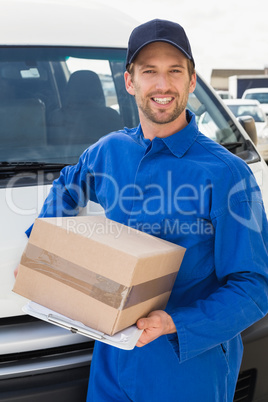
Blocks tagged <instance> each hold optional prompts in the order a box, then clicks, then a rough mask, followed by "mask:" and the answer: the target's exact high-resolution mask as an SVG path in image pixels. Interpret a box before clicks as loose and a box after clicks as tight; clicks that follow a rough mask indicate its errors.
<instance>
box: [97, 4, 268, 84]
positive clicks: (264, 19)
mask: <svg viewBox="0 0 268 402" xmlns="http://www.w3.org/2000/svg"><path fill="white" fill-rule="evenodd" d="M98 2H99V3H104V4H107V5H109V6H113V7H115V8H118V9H120V10H121V11H123V12H125V13H127V14H129V15H131V16H132V17H133V18H135V19H136V20H137V25H138V24H139V23H142V22H145V21H148V20H150V19H153V18H162V19H169V20H172V21H175V22H178V23H180V24H181V25H182V26H183V27H184V29H185V31H186V33H187V36H188V38H189V40H190V43H191V47H192V52H193V56H194V59H195V63H196V69H197V71H198V72H199V74H201V75H202V76H203V77H204V78H205V79H206V80H208V81H210V76H211V71H212V69H214V68H220V69H224V68H226V69H227V68H228V69H229V68H235V69H251V68H252V69H263V68H264V67H265V66H268V1H267V0H255V1H250V2H249V1H246V0H222V1H219V0H112V1H111V0H98Z"/></svg>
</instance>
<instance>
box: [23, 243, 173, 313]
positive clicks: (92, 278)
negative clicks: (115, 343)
mask: <svg viewBox="0 0 268 402" xmlns="http://www.w3.org/2000/svg"><path fill="white" fill-rule="evenodd" d="M21 265H23V266H25V267H27V268H29V269H33V270H34V271H37V272H39V273H41V274H44V275H47V276H49V277H51V278H53V279H55V280H57V281H60V282H61V283H63V284H65V285H68V286H71V287H72V288H74V289H76V290H78V291H80V292H83V293H85V294H87V295H88V296H91V297H93V298H94V299H96V300H98V301H101V302H102V303H105V304H107V305H109V306H111V307H113V308H116V309H118V310H124V309H126V308H128V307H131V306H134V305H136V304H139V303H142V302H144V301H146V300H148V299H151V298H153V297H156V296H158V295H160V294H163V293H166V292H170V291H171V289H172V286H173V284H174V282H175V279H176V276H177V272H174V273H171V274H168V275H165V276H161V277H160V278H156V279H153V280H151V281H148V282H143V283H140V284H138V285H135V286H132V287H127V286H124V285H122V284H120V283H118V282H115V281H113V280H111V279H109V278H106V277H105V276H102V275H99V274H97V273H96V272H94V271H91V270H89V269H87V268H84V267H82V266H80V265H77V264H74V263H72V262H70V261H67V260H65V259H64V258H62V257H59V256H57V255H55V254H53V253H51V252H49V251H46V250H44V249H42V248H40V247H37V246H34V245H33V244H28V246H27V248H26V251H25V252H24V253H23V255H22V258H21ZM121 269H123V267H122V268H121Z"/></svg>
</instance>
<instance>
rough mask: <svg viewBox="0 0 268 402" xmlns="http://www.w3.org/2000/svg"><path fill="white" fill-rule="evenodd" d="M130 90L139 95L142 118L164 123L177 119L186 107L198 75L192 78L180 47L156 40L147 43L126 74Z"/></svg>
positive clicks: (137, 100)
mask: <svg viewBox="0 0 268 402" xmlns="http://www.w3.org/2000/svg"><path fill="white" fill-rule="evenodd" d="M125 80H126V88H127V91H128V92H129V93H130V94H131V95H134V96H135V99H136V103H137V106H138V108H139V113H140V120H141V123H143V122H144V121H145V120H147V121H148V120H149V121H150V122H152V123H154V124H157V125H163V124H168V123H171V122H174V121H176V120H177V119H178V118H179V116H181V114H182V112H183V111H184V110H185V108H186V105H187V100H188V95H189V93H190V92H193V91H194V89H195V83H196V76H195V74H193V76H192V77H189V73H188V68H187V59H186V57H185V56H184V55H183V53H181V52H180V51H179V50H178V49H177V48H175V47H174V46H172V45H170V44H168V43H165V42H155V43H151V44H150V45H147V46H145V47H144V48H143V49H142V50H141V51H140V52H139V54H138V56H137V57H136V59H135V62H134V71H133V73H132V74H131V76H130V74H129V73H126V75H125Z"/></svg>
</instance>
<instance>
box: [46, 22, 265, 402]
mask: <svg viewBox="0 0 268 402" xmlns="http://www.w3.org/2000/svg"><path fill="white" fill-rule="evenodd" d="M195 83H196V74H195V70H194V59H193V56H192V52H191V48H190V44H189V41H188V38H187V36H186V34H185V32H184V30H183V28H182V27H181V26H180V25H178V24H176V23H173V22H170V21H163V20H153V21H149V22H147V23H145V24H142V25H141V26H139V27H137V28H136V29H135V30H134V31H133V32H132V34H131V36H130V39H129V47H128V54H127V71H126V73H125V84H126V90H127V91H128V93H130V94H131V95H133V96H135V99H136V102H137V106H138V110H139V117H140V123H141V124H140V126H139V127H138V128H135V129H124V130H121V131H119V132H116V133H112V134H110V135H108V136H106V137H104V138H102V139H101V140H100V141H98V142H97V143H96V144H94V145H93V146H91V147H90V148H89V149H87V150H86V151H85V152H84V153H83V155H82V156H81V158H80V160H79V162H78V164H77V165H76V166H70V167H67V168H65V169H63V171H62V173H61V176H60V178H59V179H58V180H57V181H56V182H55V183H54V185H53V188H52V190H51V192H50V194H49V196H48V198H47V200H46V201H45V204H44V206H43V209H42V212H41V216H54V215H72V214H76V213H77V211H78V207H79V206H85V205H86V203H87V202H88V199H91V200H93V201H95V202H98V203H100V204H101V205H102V206H103V208H104V210H105V213H106V216H107V217H108V218H110V219H113V220H115V221H118V222H121V223H123V224H126V225H129V226H133V227H135V228H137V229H139V230H143V231H147V232H148V233H151V234H153V235H155V236H159V237H162V238H164V239H166V240H168V241H172V242H174V243H177V244H180V245H181V246H184V247H186V249H187V251H186V254H185V257H184V260H183V263H182V266H181V269H180V271H179V274H178V277H177V280H176V283H175V285H174V288H173V291H172V294H171V297H170V300H169V302H168V305H167V308H166V310H165V311H153V312H151V313H150V314H149V316H148V317H144V318H141V319H140V320H138V322H137V326H138V327H139V328H142V329H144V332H143V334H142V335H141V337H140V339H139V341H138V343H137V347H136V348H135V349H134V350H132V351H124V350H119V349H117V348H113V347H111V346H109V345H105V344H102V343H99V342H96V343H95V349H94V354H93V361H92V365H91V374H90V381H89V388H88V399H87V400H88V401H90V402H100V401H102V402H106V401H135V402H143V401H152V402H157V401H161V402H165V401H169V402H175V401H181V402H197V401H198V402H216V401H219V402H223V401H227V402H231V401H232V400H233V395H234V391H235V385H236V380H237V377H238V373H239V367H240V363H241V358H242V349H243V347H242V342H241V337H240V332H241V331H242V330H244V329H245V328H247V327H248V326H250V325H251V324H252V323H253V322H255V321H257V320H259V319H260V318H262V317H263V316H264V315H265V314H266V313H267V293H268V292H267V290H268V284H267V282H268V272H267V265H268V264H267V262H268V256H267V248H268V247H267V234H268V230H267V220H266V216H265V212H264V208H263V203H262V200H261V197H260V192H259V190H258V188H257V185H256V183H255V181H254V178H253V175H252V173H251V171H250V170H249V168H248V167H247V165H246V164H245V163H244V162H243V161H242V160H241V159H239V158H237V157H236V156H234V155H232V154H231V153H230V152H228V151H227V150H225V149H224V148H223V147H221V146H220V145H218V144H216V143H215V142H213V141H212V140H210V139H208V138H207V137H205V136H204V135H202V134H201V133H200V132H199V131H198V127H197V124H196V122H195V117H194V115H193V114H192V113H191V112H190V111H188V110H186V104H187V99H188V95H189V93H191V92H193V91H194V89H195ZM111 178H112V179H113V180H111ZM114 183H116V186H115V185H114ZM115 187H117V191H116V189H115ZM119 195H120V196H119Z"/></svg>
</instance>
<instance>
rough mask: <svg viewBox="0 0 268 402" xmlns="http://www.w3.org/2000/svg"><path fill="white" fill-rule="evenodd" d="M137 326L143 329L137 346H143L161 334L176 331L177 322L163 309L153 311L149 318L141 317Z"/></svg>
mask: <svg viewBox="0 0 268 402" xmlns="http://www.w3.org/2000/svg"><path fill="white" fill-rule="evenodd" d="M137 327H138V328H139V329H143V333H142V334H141V337H140V339H139V340H138V342H137V344H136V346H138V347H142V346H144V345H147V343H149V342H152V341H153V340H155V339H156V338H158V337H159V336H161V335H166V334H173V333H174V332H176V331H177V330H176V327H175V324H174V322H173V320H172V318H171V316H170V315H169V314H167V313H166V312H165V311H162V310H156V311H152V312H151V313H150V314H149V315H148V317H147V318H140V319H139V320H138V321H137Z"/></svg>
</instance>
